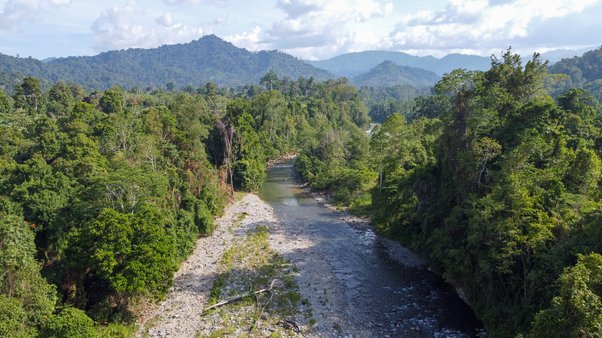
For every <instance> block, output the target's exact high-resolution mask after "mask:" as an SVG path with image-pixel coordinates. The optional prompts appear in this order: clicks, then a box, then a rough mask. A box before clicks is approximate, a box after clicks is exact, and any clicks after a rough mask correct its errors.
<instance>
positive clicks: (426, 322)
mask: <svg viewBox="0 0 602 338" xmlns="http://www.w3.org/2000/svg"><path fill="white" fill-rule="evenodd" d="M260 196H261V198H262V199H264V200H265V201H267V202H269V203H270V204H271V205H272V206H273V208H274V210H275V212H276V215H277V217H278V218H279V220H280V221H281V222H283V223H284V224H285V225H286V226H287V227H289V228H296V227H305V229H304V230H305V232H306V233H309V234H311V236H312V237H313V239H314V240H315V242H316V243H318V244H317V246H318V248H317V249H318V250H319V252H320V254H321V256H322V257H321V258H322V259H323V260H325V261H326V262H327V263H328V264H329V266H330V268H331V270H332V273H333V274H334V276H335V280H336V284H337V285H338V287H340V288H342V290H343V293H344V296H345V300H346V304H347V306H348V307H349V311H347V312H348V313H350V315H351V317H352V318H354V320H357V321H361V323H362V325H365V329H366V330H367V331H368V332H371V333H372V334H373V335H374V336H390V337H474V336H482V335H483V330H482V324H481V323H480V321H479V320H478V319H477V318H476V317H475V315H474V313H473V312H472V310H471V309H470V308H469V307H468V306H467V305H466V304H465V303H464V302H463V301H462V300H461V299H460V298H459V297H458V295H457V294H456V293H455V292H454V290H453V288H452V287H451V286H449V285H447V284H445V283H444V282H443V281H442V280H441V278H440V277H438V276H437V275H435V274H433V273H431V272H429V271H428V270H426V269H425V268H421V267H419V268H416V267H408V266H402V265H400V264H398V263H396V262H395V261H394V260H392V259H391V258H390V257H389V256H388V254H386V253H385V250H384V249H383V247H382V246H381V245H380V244H379V241H378V240H377V236H376V235H375V234H374V233H373V232H372V231H371V230H362V229H357V228H353V227H351V226H349V225H348V224H346V223H345V222H343V221H341V220H340V218H339V216H338V215H337V214H336V213H333V212H332V211H330V210H328V209H327V208H325V207H324V206H322V205H320V204H319V203H318V202H317V201H316V200H315V199H314V198H312V197H311V196H310V195H308V194H307V193H306V192H304V191H303V189H301V188H299V181H298V180H297V179H296V176H295V174H294V169H293V167H292V161H287V162H284V163H282V164H278V165H274V166H272V167H271V168H270V169H268V177H267V180H266V182H265V184H264V186H263V188H262V191H261V192H260Z"/></svg>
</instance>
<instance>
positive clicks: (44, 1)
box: [0, 0, 71, 33]
mask: <svg viewBox="0 0 602 338" xmlns="http://www.w3.org/2000/svg"><path fill="white" fill-rule="evenodd" d="M69 4H71V0H8V1H7V2H6V3H5V4H4V7H3V8H2V9H1V10H0V33H5V32H9V31H18V30H20V29H21V26H22V25H23V24H24V23H26V22H32V21H36V20H37V19H38V16H39V15H40V14H41V13H42V12H43V11H44V10H47V9H48V8H49V7H60V6H67V5H69Z"/></svg>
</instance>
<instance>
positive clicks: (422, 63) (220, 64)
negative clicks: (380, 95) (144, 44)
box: [0, 35, 577, 90]
mask: <svg viewBox="0 0 602 338" xmlns="http://www.w3.org/2000/svg"><path fill="white" fill-rule="evenodd" d="M575 53H577V51H553V52H550V53H546V54H544V55H543V57H544V58H549V59H550V60H552V59H558V58H560V57H563V56H572V55H576V54H575ZM490 64H491V60H490V58H488V57H482V56H475V55H463V54H450V55H447V56H445V57H443V58H441V59H437V58H434V57H432V56H422V57H421V56H413V55H410V54H406V53H401V52H391V51H366V52H358V53H348V54H343V55H339V56H336V57H334V58H331V59H327V60H322V61H303V60H300V59H297V58H295V57H293V56H291V55H289V54H285V53H282V52H278V51H260V52H250V51H248V50H246V49H243V48H238V47H236V46H234V45H233V44H231V43H229V42H226V41H224V40H222V39H220V38H219V37H217V36H215V35H208V36H204V37H202V38H200V39H198V40H195V41H192V42H190V43H186V44H176V45H165V46H161V47H158V48H151V49H127V50H119V51H109V52H105V53H101V54H98V55H95V56H79V57H66V58H47V59H44V60H42V61H40V60H37V59H33V58H17V57H12V56H8V55H3V54H0V85H4V86H5V87H6V88H13V87H14V84H15V83H16V81H18V79H20V78H22V77H23V76H35V77H38V78H41V79H43V80H46V81H49V82H57V81H64V82H68V83H76V84H79V85H82V86H84V87H86V88H88V89H100V90H102V89H107V88H109V87H112V86H115V85H120V86H123V87H125V88H133V87H139V88H147V87H151V88H152V87H165V86H166V85H167V84H168V83H170V82H171V83H173V84H174V85H175V86H176V87H184V86H187V85H192V86H199V85H203V84H205V83H207V82H209V81H212V82H215V83H217V84H218V85H220V86H239V85H245V84H252V83H255V84H256V83H258V82H259V79H260V78H261V77H262V76H263V75H264V74H265V73H267V72H268V71H270V70H272V71H274V72H275V73H276V74H277V75H278V76H279V77H289V78H291V79H297V78H299V77H305V78H310V77H313V78H314V79H316V80H321V81H323V80H327V79H333V78H336V77H340V76H344V77H348V78H349V79H350V80H351V81H352V82H353V83H354V84H356V85H358V86H371V87H383V86H394V85H411V86H413V87H416V88H419V87H427V86H432V85H433V84H434V83H436V82H437V81H438V80H439V78H440V76H441V75H443V74H444V73H448V72H450V71H452V70H454V69H457V68H465V69H469V70H486V69H489V67H490Z"/></svg>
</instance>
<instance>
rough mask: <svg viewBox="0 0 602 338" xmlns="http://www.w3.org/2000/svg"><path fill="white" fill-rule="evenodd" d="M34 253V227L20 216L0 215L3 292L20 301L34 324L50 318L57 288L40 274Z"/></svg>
mask: <svg viewBox="0 0 602 338" xmlns="http://www.w3.org/2000/svg"><path fill="white" fill-rule="evenodd" d="M35 254H36V247H35V244H34V234H33V231H32V230H31V226H30V225H29V224H27V223H26V222H24V221H23V220H22V219H21V218H20V217H19V216H15V215H6V214H0V293H1V294H2V295H6V296H8V297H10V298H14V299H15V300H16V301H18V303H19V306H21V307H22V308H23V311H25V313H26V315H27V324H28V325H31V326H34V325H40V324H41V323H43V322H44V321H45V320H46V319H48V317H49V316H50V314H51V313H52V311H53V310H54V305H55V302H56V294H55V288H54V286H52V285H49V284H48V283H47V282H46V280H45V279H44V278H43V277H42V275H41V274H40V264H39V263H38V262H37V261H36V260H35ZM7 302H9V303H10V304H13V305H14V304H15V303H14V301H12V300H11V301H8V300H7ZM11 302H12V303H11ZM7 304H8V303H7ZM10 304H9V305H10ZM13 305H11V306H13ZM7 306H8V305H7Z"/></svg>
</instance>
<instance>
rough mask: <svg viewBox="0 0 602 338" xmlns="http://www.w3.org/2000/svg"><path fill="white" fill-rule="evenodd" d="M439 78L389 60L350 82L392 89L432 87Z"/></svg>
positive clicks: (433, 74)
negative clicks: (395, 87) (408, 86)
mask: <svg viewBox="0 0 602 338" xmlns="http://www.w3.org/2000/svg"><path fill="white" fill-rule="evenodd" d="M440 79H441V77H440V76H439V75H437V74H435V73H433V72H431V71H428V70H424V69H421V68H415V67H409V66H400V65H398V64H396V63H395V62H393V61H391V60H385V61H383V62H381V63H379V64H378V65H376V67H374V68H372V69H371V70H370V71H369V72H367V73H363V74H360V75H357V76H354V77H353V78H351V82H352V83H354V84H355V85H357V86H360V87H362V86H364V87H392V86H398V85H410V86H412V87H416V88H421V87H430V86H434V85H435V83H437V82H438V81H439V80H440Z"/></svg>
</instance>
